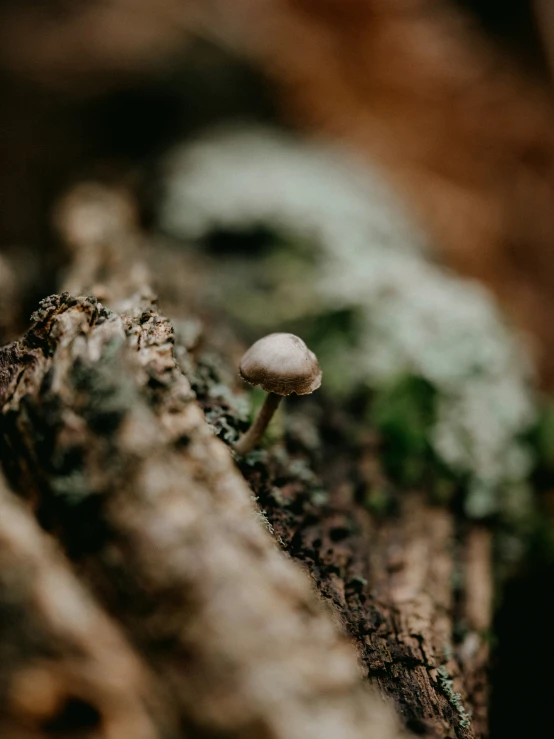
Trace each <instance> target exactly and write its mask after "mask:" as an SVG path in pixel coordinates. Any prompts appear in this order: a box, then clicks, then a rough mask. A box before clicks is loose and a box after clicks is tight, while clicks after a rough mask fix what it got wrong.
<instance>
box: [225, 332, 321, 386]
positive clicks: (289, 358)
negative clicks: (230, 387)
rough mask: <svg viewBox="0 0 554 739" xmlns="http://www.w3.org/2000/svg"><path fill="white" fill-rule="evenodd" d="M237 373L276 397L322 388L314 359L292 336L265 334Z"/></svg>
mask: <svg viewBox="0 0 554 739" xmlns="http://www.w3.org/2000/svg"><path fill="white" fill-rule="evenodd" d="M239 373H240V376H241V377H242V379H243V380H246V382H249V383H250V384H251V385H260V386H261V387H262V388H263V389H264V390H265V391H266V392H267V393H276V394H277V395H290V394H291V393H296V394H297V395H308V394H309V393H313V391H314V390H317V389H318V387H319V386H320V385H321V370H320V369H319V364H318V362H317V357H316V355H315V354H314V353H313V352H311V351H310V350H309V349H308V347H307V346H306V344H305V343H304V342H303V341H302V339H300V338H299V337H298V336H295V335H294V334H268V335H267V336H264V337H263V338H262V339H259V340H258V341H256V343H255V344H252V346H251V347H250V349H248V351H247V352H246V353H245V354H244V356H243V357H242V359H241V362H240V366H239Z"/></svg>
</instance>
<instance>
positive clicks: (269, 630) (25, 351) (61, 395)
mask: <svg viewBox="0 0 554 739" xmlns="http://www.w3.org/2000/svg"><path fill="white" fill-rule="evenodd" d="M99 217H100V216H99ZM116 230H117V229H116ZM101 232H102V233H103V234H104V236H102V237H101V238H99V240H98V242H97V243H98V244H99V243H100V242H102V243H103V244H104V245H106V244H107V243H108V242H109V238H108V237H107V236H106V233H107V232H106V231H103V230H101ZM85 233H87V234H88V233H89V232H85ZM95 233H96V232H95ZM94 238H96V236H95V237H94ZM88 243H89V244H91V243H92V241H91V242H88ZM77 262H79V259H78V258H77ZM96 266H97V267H98V266H99V265H98V264H97V265H96ZM104 267H105V264H103V265H102V269H104ZM77 269H79V264H77ZM93 271H94V269H93ZM70 277H71V276H70ZM94 277H95V283H98V274H95V275H94ZM109 282H110V280H109V279H108V280H107V283H109ZM143 287H144V289H143V291H142V294H141V293H136V294H135V295H134V296H130V297H129V298H128V300H127V301H126V302H124V303H119V311H120V312H115V311H110V310H108V309H106V308H105V307H104V306H103V305H101V304H100V303H99V302H98V301H97V300H96V298H92V297H76V298H75V297H71V296H70V295H69V294H68V293H64V294H61V295H54V296H52V297H50V298H48V299H46V300H44V301H43V302H42V304H41V306H40V308H39V310H38V311H37V312H36V314H35V315H34V316H33V320H32V325H31V328H30V330H29V331H28V333H27V334H26V335H25V337H24V338H23V340H22V341H21V342H19V343H17V344H15V345H10V346H9V347H8V348H6V349H4V350H3V352H2V367H3V380H2V406H3V409H2V436H3V461H4V463H5V466H6V469H7V472H8V474H9V477H10V480H11V481H12V484H13V485H14V487H15V489H16V490H17V491H18V493H19V494H20V495H23V496H25V497H26V498H27V499H28V500H29V501H30V502H31V504H32V506H33V508H34V510H35V514H36V516H37V518H38V520H39V521H40V522H41V524H42V526H43V527H44V528H46V529H47V530H49V531H50V532H52V533H53V534H54V535H55V536H56V537H57V538H58V539H59V540H60V541H61V542H62V544H63V546H64V548H65V550H66V552H67V554H68V555H69V557H70V558H71V560H72V561H73V563H74V565H75V567H76V568H77V570H78V572H79V575H80V577H81V578H83V579H84V580H85V581H86V582H87V583H88V585H89V587H90V588H91V589H92V590H93V591H94V593H95V595H96V597H97V598H98V599H99V600H100V601H101V602H102V603H103V605H104V606H105V607H106V608H107V610H108V611H109V612H110V613H111V614H112V616H113V617H114V618H117V619H118V621H119V622H120V624H121V625H122V627H123V629H124V630H125V632H126V634H127V636H128V638H129V640H130V641H132V642H133V644H134V645H135V647H136V648H137V650H138V651H139V652H140V654H141V655H142V656H143V658H144V659H145V660H146V662H147V663H148V665H149V666H150V668H151V669H152V670H153V672H154V673H155V674H156V675H157V676H158V677H159V679H160V681H161V682H162V684H163V686H164V696H165V697H166V699H170V700H171V701H172V704H173V705H174V707H175V710H176V712H177V713H178V717H179V725H180V729H181V731H182V734H181V735H188V734H190V735H192V736H201V737H216V736H217V737H218V738H219V737H245V738H246V737H264V739H265V738H268V739H269V738H270V737H275V738H277V737H283V739H284V738H285V737H287V738H288V739H290V738H292V737H294V738H295V739H302V738H303V737H306V738H308V737H309V738H311V737H313V738H314V739H315V738H316V737H317V739H324V738H325V737H333V739H334V738H335V737H337V736H341V737H345V738H348V737H352V738H357V737H360V738H361V737H379V739H381V738H383V739H385V738H386V737H396V736H398V730H397V728H396V725H395V722H394V720H393V718H392V712H391V711H390V710H389V709H388V707H387V706H386V704H384V703H383V702H382V700H381V699H380V698H377V697H376V696H374V695H372V694H371V693H370V692H369V691H368V690H367V689H366V688H364V686H363V683H362V681H361V679H360V670H359V666H358V664H357V661H356V657H355V653H354V651H353V650H352V647H351V645H350V644H349V643H348V641H347V640H346V638H345V637H344V636H341V635H340V633H339V631H338V630H337V628H336V626H335V625H334V623H333V619H332V618H331V617H330V616H329V614H328V613H327V611H326V610H325V609H324V608H323V607H322V606H321V603H319V602H318V599H317V598H316V597H315V595H314V592H313V590H312V588H311V586H310V584H309V581H308V579H307V578H306V576H305V575H304V574H303V573H302V572H301V571H300V570H299V568H298V567H297V566H295V565H294V564H293V563H292V562H291V561H290V560H288V559H287V558H286V557H285V556H284V555H283V554H282V553H280V552H279V551H278V550H277V548H276V547H275V544H274V542H273V541H272V539H271V537H270V536H269V534H268V532H267V531H266V530H265V529H264V528H263V527H262V526H261V525H260V523H259V519H258V517H257V516H256V513H255V509H254V507H253V503H252V500H251V493H250V491H249V489H248V487H247V485H246V483H245V482H244V480H243V478H242V477H241V475H240V474H239V472H238V470H237V469H236V468H235V466H234V462H233V460H232V457H231V454H230V452H229V450H228V448H226V447H225V445H224V444H223V443H222V442H221V441H219V440H218V439H217V438H216V437H215V436H214V435H213V433H212V431H211V430H210V428H209V427H208V425H207V424H206V422H205V420H204V417H203V414H202V412H201V410H200V408H199V406H198V404H197V402H196V400H195V398H194V396H193V393H192V392H191V388H190V384H189V382H188V380H187V378H186V377H185V376H184V374H183V373H182V372H181V370H180V368H179V366H178V365H177V363H176V361H175V356H174V345H173V344H174V339H173V330H172V327H171V324H170V323H169V321H168V320H167V319H166V318H164V317H163V316H162V315H160V313H159V312H158V311H157V309H156V308H155V306H154V305H153V304H152V302H151V299H150V298H149V297H144V296H145V295H146V294H147V292H148V291H147V289H146V287H145V286H143ZM105 289H106V292H109V291H110V285H109V284H107V285H106V286H105Z"/></svg>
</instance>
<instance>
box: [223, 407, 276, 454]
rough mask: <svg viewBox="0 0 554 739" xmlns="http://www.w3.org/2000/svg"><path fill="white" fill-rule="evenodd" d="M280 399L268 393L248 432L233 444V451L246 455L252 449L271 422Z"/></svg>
mask: <svg viewBox="0 0 554 739" xmlns="http://www.w3.org/2000/svg"><path fill="white" fill-rule="evenodd" d="M281 397H282V396H281V395H276V394H275V393H268V394H267V395H266V399H265V400H264V404H263V405H262V407H261V408H260V411H259V413H258V415H257V416H256V420H255V421H254V423H253V424H252V426H250V428H249V429H248V431H247V432H246V433H244V434H243V435H242V436H241V437H240V439H239V440H238V441H237V442H235V444H233V449H234V450H235V452H237V454H241V455H242V454H247V453H248V452H250V451H252V449H254V447H255V446H256V444H257V443H258V442H259V440H260V439H261V438H262V436H263V435H264V431H265V430H266V428H267V426H268V424H269V422H270V421H271V419H272V417H273V414H274V413H275V411H276V410H277V408H278V407H279V403H280V402H281Z"/></svg>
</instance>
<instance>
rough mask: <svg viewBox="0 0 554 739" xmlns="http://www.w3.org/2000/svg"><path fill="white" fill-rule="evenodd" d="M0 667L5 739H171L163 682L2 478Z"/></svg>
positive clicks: (1, 730)
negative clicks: (58, 738)
mask: <svg viewBox="0 0 554 739" xmlns="http://www.w3.org/2000/svg"><path fill="white" fill-rule="evenodd" d="M0 665H1V667H0V705H1V706H2V708H1V710H0V736H2V737H6V739H7V738H8V737H9V739H34V738H35V737H37V738H38V737H42V736H45V735H48V736H50V735H53V734H56V732H58V733H60V734H63V735H64V736H66V735H71V736H81V734H82V735H84V734H86V732H89V731H95V732H97V733H95V736H102V737H104V738H105V739H121V738H122V737H135V738H136V739H162V738H163V737H165V736H169V732H168V727H169V726H170V724H171V721H170V716H171V710H172V709H171V705H170V704H169V703H167V702H166V705H163V704H161V703H158V702H157V700H156V699H155V696H156V694H158V692H159V691H158V689H157V686H156V683H155V680H154V679H153V678H152V677H151V676H150V675H149V674H148V671H147V670H146V668H145V667H144V665H143V664H141V661H140V659H139V658H138V657H137V656H136V655H135V654H134V653H133V650H132V649H131V647H130V646H129V644H128V643H127V642H126V640H125V638H124V637H123V636H122V634H121V633H120V632H119V629H118V628H117V627H116V626H115V625H114V624H113V623H112V622H110V620H109V619H108V618H106V616H105V615H104V613H103V612H102V610H100V609H99V608H98V606H97V604H96V603H95V602H94V601H93V599H92V598H91V597H90V596H89V594H88V593H86V592H85V591H84V590H83V588H82V587H81V585H80V584H79V583H78V582H77V580H76V579H75V576H74V575H73V573H71V572H70V570H69V569H68V566H67V564H66V562H64V560H63V557H62V555H61V553H60V552H58V551H56V548H55V546H54V545H53V542H51V541H49V537H48V536H47V535H46V534H44V533H43V532H42V531H41V530H40V529H39V527H38V525H37V523H36V521H35V520H34V518H33V516H32V515H31V513H30V512H29V511H28V510H26V508H25V507H24V505H23V504H22V503H21V501H18V500H17V499H16V498H15V496H13V495H12V494H11V493H10V492H9V491H8V490H7V488H6V486H5V484H4V481H3V480H1V479H0ZM79 732H81V733H79ZM56 735H57V734H56ZM87 735H88V734H87Z"/></svg>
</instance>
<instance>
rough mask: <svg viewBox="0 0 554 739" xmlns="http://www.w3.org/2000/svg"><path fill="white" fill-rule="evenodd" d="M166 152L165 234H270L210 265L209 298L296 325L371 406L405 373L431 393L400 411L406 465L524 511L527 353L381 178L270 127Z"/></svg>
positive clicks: (251, 315) (334, 377)
mask: <svg viewBox="0 0 554 739" xmlns="http://www.w3.org/2000/svg"><path fill="white" fill-rule="evenodd" d="M169 161H170V164H169V166H168V171H167V178H166V198H165V200H164V205H163V210H162V214H161V221H162V224H163V226H164V228H165V229H166V230H167V231H169V232H171V233H172V234H174V235H176V236H178V237H180V238H184V239H186V240H187V241H189V242H191V241H194V240H198V241H200V240H201V239H203V238H205V237H207V236H208V235H209V234H210V233H211V232H213V231H214V230H227V231H233V232H235V233H240V232H241V231H242V232H245V233H246V232H248V231H249V230H251V229H256V228H258V229H259V228H260V227H263V228H264V229H265V231H266V232H274V233H275V234H278V239H276V241H275V243H274V248H273V249H267V248H266V249H264V250H262V251H261V253H260V254H258V256H257V257H256V258H254V257H250V256H249V255H244V254H243V255H239V256H237V255H235V256H227V257H222V256H221V255H218V256H217V259H214V263H213V265H212V268H215V269H217V275H218V280H217V286H216V287H217V289H216V287H214V286H213V285H212V288H211V290H212V292H211V298H212V299H213V300H214V301H215V302H218V301H219V304H220V305H222V306H224V307H225V309H226V310H228V311H230V312H231V313H233V314H234V315H235V316H237V317H238V318H240V320H241V321H242V322H243V323H244V324H246V325H249V326H250V327H253V328H255V329H256V331H259V330H282V327H283V326H291V325H292V326H295V325H300V326H301V327H302V328H303V330H305V331H306V332H307V334H308V336H306V338H309V343H310V345H311V346H312V344H313V348H314V349H315V350H316V351H317V352H318V356H319V358H320V362H321V364H322V366H323V369H324V374H325V386H326V388H327V390H328V391H334V392H336V393H342V394H348V393H351V392H352V391H353V389H356V388H360V387H366V388H367V389H369V390H370V391H371V393H372V396H373V397H374V399H375V401H376V404H377V405H378V402H379V396H382V397H386V398H387V401H388V400H390V398H391V397H392V396H393V395H395V394H396V396H398V388H399V387H403V386H404V385H405V383H406V382H407V381H408V382H412V380H415V381H416V383H415V385H412V387H416V388H417V387H418V388H420V389H421V388H423V387H426V388H430V389H431V390H432V400H431V401H429V402H430V406H429V409H428V410H426V411H425V413H424V415H423V416H422V417H421V418H419V419H418V417H417V412H419V411H417V404H418V403H419V402H420V398H419V397H416V398H415V401H414V402H415V403H416V405H415V406H414V402H411V401H410V402H405V404H404V410H403V409H402V406H399V409H400V410H399V413H403V412H405V413H406V416H405V417H404V420H405V424H406V429H407V430H408V431H409V435H408V437H406V438H407V439H408V445H409V444H410V443H412V442H413V444H412V447H410V449H411V450H412V452H413V454H412V459H415V457H416V456H417V455H419V456H420V457H423V456H424V452H425V450H429V451H430V453H432V454H433V455H434V456H435V457H436V459H437V460H438V461H439V463H440V464H441V465H443V466H444V469H445V470H447V471H448V474H451V475H453V476H455V477H456V478H457V479H458V480H463V482H464V486H465V488H466V490H467V496H466V510H467V512H468V514H470V515H472V516H476V517H480V516H486V515H489V514H491V513H495V512H497V511H499V510H502V511H503V512H504V513H509V514H511V515H513V516H514V517H518V516H520V515H521V513H522V512H523V511H525V510H526V506H527V504H528V500H529V488H528V484H527V479H528V477H529V473H530V470H531V468H532V466H533V464H534V457H533V452H532V450H531V448H530V446H529V445H528V444H527V443H526V442H525V441H524V437H525V435H526V434H527V432H528V430H529V429H530V428H531V427H532V426H533V424H534V423H535V422H536V419H537V409H536V403H535V400H534V396H533V391H532V371H531V368H530V366H529V363H528V361H527V355H526V352H525V349H524V347H523V346H522V343H521V342H520V340H519V338H518V337H517V336H516V335H515V333H514V332H513V331H512V330H511V329H510V328H509V327H508V326H507V325H506V323H505V322H504V320H503V318H502V316H501V315H500V313H499V311H498V309H497V307H496V305H495V303H494V301H493V299H492V297H491V296H490V295H489V294H488V292H487V291H486V290H485V289H484V288H483V287H481V286H479V285H477V284H476V283H474V282H471V281H469V280H464V279H461V278H460V277H457V276H454V275H453V274H451V273H449V272H447V271H446V270H444V269H442V268H440V267H438V266H437V265H435V264H433V263H431V261H430V260H429V258H428V256H427V255H426V254H425V250H424V242H423V240H422V238H421V236H420V235H419V233H418V232H417V230H416V229H415V228H414V227H413V225H411V224H410V223H409V222H408V220H407V219H406V217H405V216H404V214H403V213H402V211H401V209H400V208H399V207H398V204H397V203H395V201H394V198H393V197H392V196H391V194H390V192H389V191H388V190H387V188H386V187H385V186H384V181H383V178H382V177H381V176H380V175H379V174H378V173H376V172H372V171H371V170H370V169H361V168H360V167H358V166H354V165H353V164H352V162H350V161H349V160H348V157H347V156H346V154H344V152H342V153H339V152H337V151H329V150H327V149H324V148H323V147H318V146H315V145H311V144H307V143H305V142H298V141H297V140H294V139H292V138H289V137H286V136H284V135H282V134H277V133H275V132H272V131H268V130H266V129H250V130H238V131H228V132H216V133H214V134H213V135H211V136H209V135H208V136H205V137H204V138H202V139H200V140H198V141H196V142H193V143H191V144H189V145H187V146H185V147H184V148H183V149H181V150H180V151H178V152H176V153H174V154H173V155H172V156H171V158H170V160H169ZM223 259H225V263H224V266H223V261H222V260H223ZM418 383H420V384H419V385H418ZM416 392H419V390H417V391H416ZM424 392H425V393H427V390H425V391H424ZM425 398H426V396H425ZM408 400H409V399H408ZM412 400H413V399H412ZM425 403H427V400H425ZM374 408H375V406H374ZM414 409H415V410H414ZM371 412H372V413H374V410H373V411H371ZM414 412H416V416H414V415H413V414H414ZM409 413H411V414H412V420H411V421H409V418H408V414H409ZM375 418H376V416H375V415H374V419H375ZM388 422H389V425H390V414H389V418H388ZM408 422H410V423H412V422H413V423H415V424H416V425H415V426H412V427H410V428H411V429H412V430H411V431H410V429H409V428H408V425H407V424H408ZM418 424H419V425H418ZM396 427H398V424H397V425H396ZM406 429H405V430H406ZM414 429H415V430H414ZM410 434H411V436H410ZM410 438H411V440H412V442H410ZM406 459H407V457H406V456H405V457H404V458H403V460H401V462H406ZM408 466H409V465H406V464H404V468H405V469H407V468H408Z"/></svg>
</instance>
